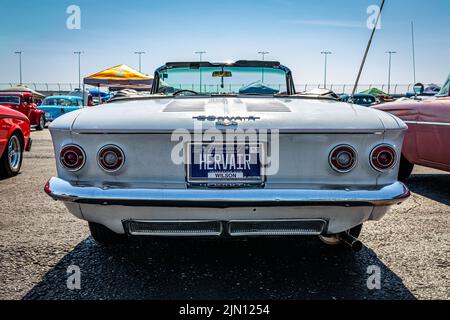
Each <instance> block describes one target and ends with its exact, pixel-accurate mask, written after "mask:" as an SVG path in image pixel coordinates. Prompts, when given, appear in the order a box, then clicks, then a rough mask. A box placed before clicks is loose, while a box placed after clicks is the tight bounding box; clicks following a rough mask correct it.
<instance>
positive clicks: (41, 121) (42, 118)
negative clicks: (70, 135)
mask: <svg viewBox="0 0 450 320" xmlns="http://www.w3.org/2000/svg"><path fill="white" fill-rule="evenodd" d="M44 128H45V116H44V115H43V114H41V115H40V116H39V122H38V124H37V126H36V130H38V131H42V130H44Z"/></svg>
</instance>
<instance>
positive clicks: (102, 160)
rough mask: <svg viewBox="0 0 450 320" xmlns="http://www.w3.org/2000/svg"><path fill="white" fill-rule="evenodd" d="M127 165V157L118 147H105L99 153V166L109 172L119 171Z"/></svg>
mask: <svg viewBox="0 0 450 320" xmlns="http://www.w3.org/2000/svg"><path fill="white" fill-rule="evenodd" d="M124 163H125V155H124V153H123V151H122V149H120V148H119V147H117V146H114V145H108V146H104V147H103V148H101V149H100V151H99V152H98V164H99V165H100V167H102V169H103V170H105V171H107V172H116V171H119V170H120V169H121V168H122V166H123V164H124Z"/></svg>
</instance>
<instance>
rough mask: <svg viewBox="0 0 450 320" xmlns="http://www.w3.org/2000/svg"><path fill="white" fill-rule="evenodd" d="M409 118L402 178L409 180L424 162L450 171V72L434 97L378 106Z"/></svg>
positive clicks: (377, 107) (401, 170)
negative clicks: (416, 167) (417, 167)
mask: <svg viewBox="0 0 450 320" xmlns="http://www.w3.org/2000/svg"><path fill="white" fill-rule="evenodd" d="M376 109H379V110H383V111H386V112H389V113H392V114H394V115H396V116H397V117H399V118H400V119H402V120H403V121H405V122H406V124H407V125H408V127H409V129H408V132H407V134H406V137H405V142H404V145H403V151H402V158H401V164H400V173H399V180H406V179H407V178H408V177H409V176H410V175H411V172H412V170H413V168H414V165H415V164H417V165H421V166H425V167H430V168H434V169H439V170H444V171H450V76H449V78H448V79H447V82H446V84H445V85H444V87H443V88H442V90H441V92H440V93H439V94H438V95H437V96H436V97H434V98H431V99H430V100H423V101H416V100H409V101H401V102H392V103H386V104H382V105H379V106H376Z"/></svg>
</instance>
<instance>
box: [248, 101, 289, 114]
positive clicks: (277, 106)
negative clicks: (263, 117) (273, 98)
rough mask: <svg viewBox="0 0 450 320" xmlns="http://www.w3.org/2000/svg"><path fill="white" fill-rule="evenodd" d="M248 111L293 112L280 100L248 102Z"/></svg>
mask: <svg viewBox="0 0 450 320" xmlns="http://www.w3.org/2000/svg"><path fill="white" fill-rule="evenodd" d="M247 112H291V109H289V108H288V107H287V106H285V105H284V104H282V103H280V102H265V103H264V104H259V103H252V102H251V103H248V104H247Z"/></svg>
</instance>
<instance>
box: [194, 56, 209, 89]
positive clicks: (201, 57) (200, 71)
mask: <svg viewBox="0 0 450 320" xmlns="http://www.w3.org/2000/svg"><path fill="white" fill-rule="evenodd" d="M206 53H207V52H206V51H196V52H195V54H198V55H199V56H200V60H199V61H200V62H202V61H203V55H204V54H206ZM198 71H199V73H200V93H201V92H202V85H203V84H202V68H201V67H200V68H198Z"/></svg>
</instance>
